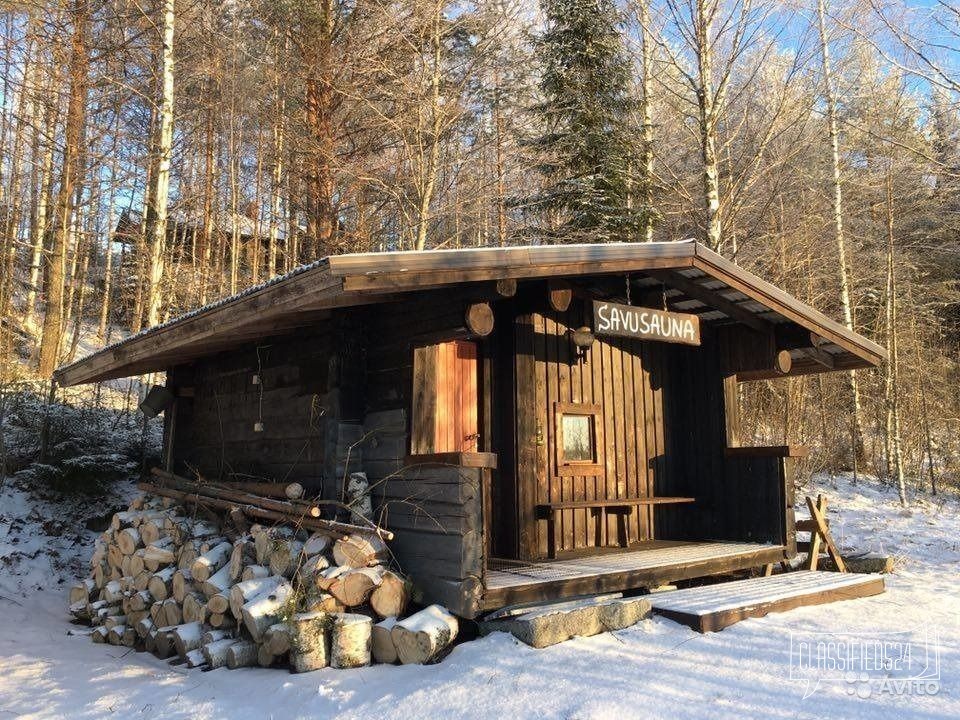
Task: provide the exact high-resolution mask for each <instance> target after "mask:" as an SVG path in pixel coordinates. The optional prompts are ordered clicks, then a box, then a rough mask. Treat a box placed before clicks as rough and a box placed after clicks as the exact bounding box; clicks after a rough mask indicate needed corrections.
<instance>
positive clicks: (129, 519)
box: [110, 510, 138, 532]
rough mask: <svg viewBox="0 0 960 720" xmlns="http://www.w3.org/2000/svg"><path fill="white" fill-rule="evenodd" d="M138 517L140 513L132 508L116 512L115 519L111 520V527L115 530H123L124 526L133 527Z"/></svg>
mask: <svg viewBox="0 0 960 720" xmlns="http://www.w3.org/2000/svg"><path fill="white" fill-rule="evenodd" d="M137 517H138V513H137V512H135V511H130V510H128V511H126V512H118V513H114V514H113V519H112V520H111V521H110V527H112V528H113V530H114V532H116V531H119V530H122V529H123V528H128V527H132V526H133V521H134V519H135V518H137Z"/></svg>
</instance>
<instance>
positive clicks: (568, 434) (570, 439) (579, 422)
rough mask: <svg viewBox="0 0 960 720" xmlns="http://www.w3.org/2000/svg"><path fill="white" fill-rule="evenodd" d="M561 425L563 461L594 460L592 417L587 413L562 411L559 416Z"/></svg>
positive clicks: (594, 446)
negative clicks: (577, 413)
mask: <svg viewBox="0 0 960 720" xmlns="http://www.w3.org/2000/svg"><path fill="white" fill-rule="evenodd" d="M560 422H561V423H562V425H563V427H562V428H561V435H562V436H563V447H562V448H561V451H562V452H563V460H564V462H596V459H597V458H596V443H595V442H594V439H593V418H592V417H590V416H589V415H574V414H572V413H563V415H562V416H561V418H560Z"/></svg>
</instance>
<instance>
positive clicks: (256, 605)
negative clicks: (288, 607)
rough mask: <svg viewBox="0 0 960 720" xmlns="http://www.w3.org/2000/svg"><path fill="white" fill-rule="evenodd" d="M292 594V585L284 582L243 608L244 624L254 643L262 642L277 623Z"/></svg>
mask: <svg viewBox="0 0 960 720" xmlns="http://www.w3.org/2000/svg"><path fill="white" fill-rule="evenodd" d="M292 594H293V588H292V587H291V585H290V583H288V582H287V581H286V580H283V581H282V582H281V583H280V584H279V585H277V587H275V588H274V589H273V590H270V591H268V592H265V593H263V594H261V595H258V596H256V597H255V598H253V599H252V600H250V601H249V602H247V603H246V604H245V605H244V606H243V610H242V611H241V615H242V618H243V624H244V626H245V627H246V628H247V631H248V632H249V633H250V637H252V638H253V639H254V641H256V642H260V640H261V639H262V637H263V633H264V632H265V631H266V629H267V628H268V627H270V626H271V625H273V624H274V623H275V622H276V621H277V616H278V615H279V614H280V611H281V609H282V608H283V606H284V604H285V603H286V602H287V600H289V599H290V597H291V595H292Z"/></svg>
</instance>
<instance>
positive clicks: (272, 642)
mask: <svg viewBox="0 0 960 720" xmlns="http://www.w3.org/2000/svg"><path fill="white" fill-rule="evenodd" d="M262 644H263V645H266V646H267V647H269V648H270V652H271V653H272V654H273V655H283V654H284V653H285V652H288V651H289V650H290V626H289V625H287V624H286V623H282V622H279V623H274V624H273V625H271V626H270V627H268V628H267V631H266V632H265V633H264V634H263V643H262Z"/></svg>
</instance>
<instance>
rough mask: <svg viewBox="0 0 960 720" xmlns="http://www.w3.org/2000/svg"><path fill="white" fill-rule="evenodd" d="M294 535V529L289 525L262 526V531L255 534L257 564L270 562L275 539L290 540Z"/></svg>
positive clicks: (254, 543)
mask: <svg viewBox="0 0 960 720" xmlns="http://www.w3.org/2000/svg"><path fill="white" fill-rule="evenodd" d="M292 537H293V530H291V529H290V528H287V527H282V526H281V527H275V528H261V531H260V532H259V533H257V534H256V535H254V536H253V545H254V549H255V551H256V560H257V565H269V564H270V554H271V553H272V552H273V542H274V540H289V539H290V538H292Z"/></svg>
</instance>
